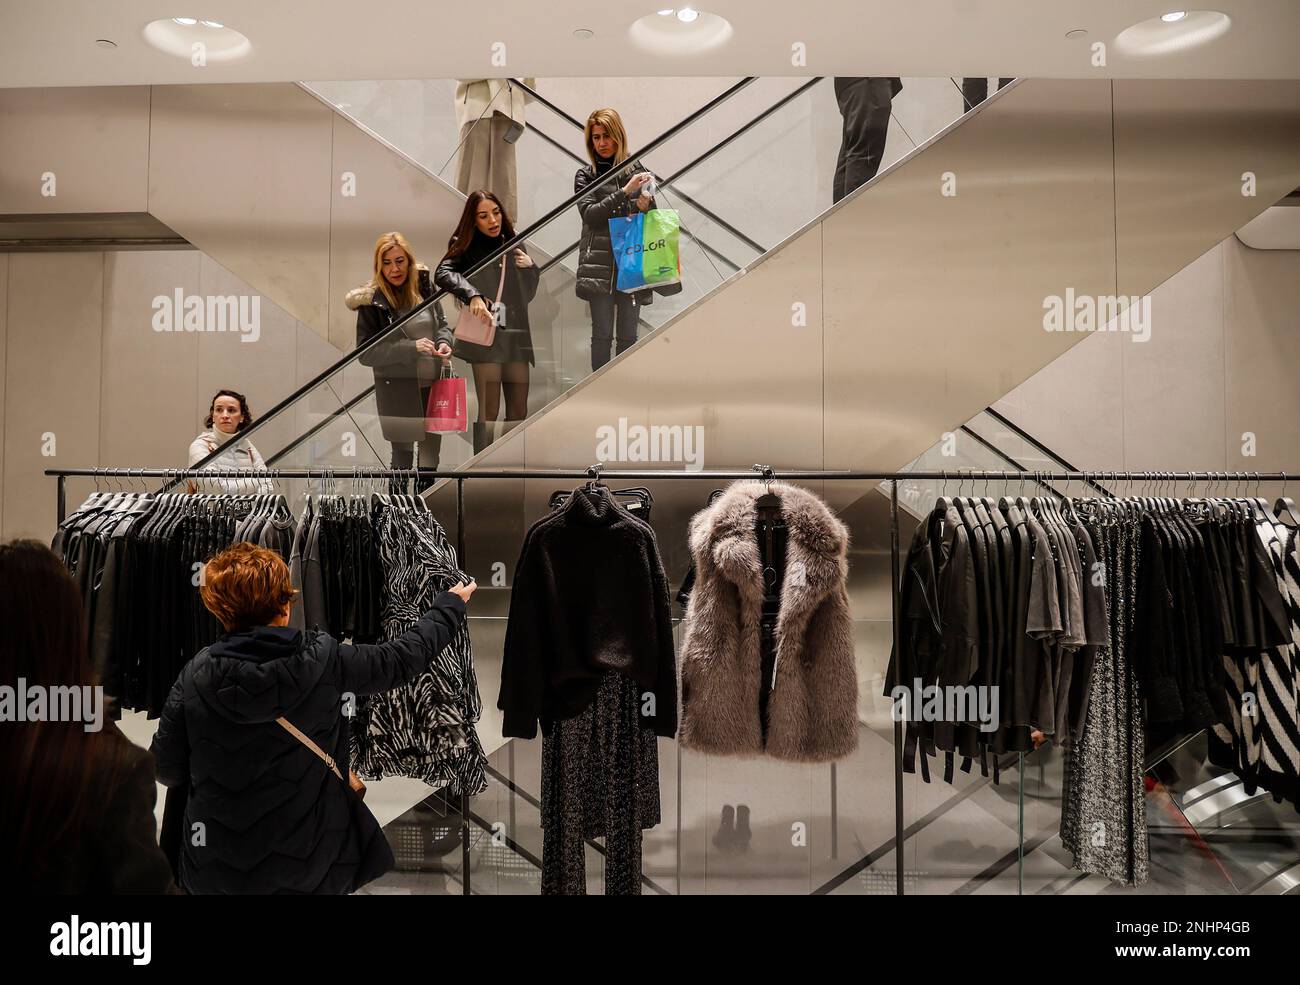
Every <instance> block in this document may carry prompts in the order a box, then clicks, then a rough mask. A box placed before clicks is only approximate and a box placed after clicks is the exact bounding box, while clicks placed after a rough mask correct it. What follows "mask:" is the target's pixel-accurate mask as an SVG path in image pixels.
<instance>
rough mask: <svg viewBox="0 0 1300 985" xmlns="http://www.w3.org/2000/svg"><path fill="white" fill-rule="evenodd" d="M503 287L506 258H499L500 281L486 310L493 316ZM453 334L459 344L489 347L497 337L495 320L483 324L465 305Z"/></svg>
mask: <svg viewBox="0 0 1300 985" xmlns="http://www.w3.org/2000/svg"><path fill="white" fill-rule="evenodd" d="M505 287H506V258H505V257H502V258H501V280H500V282H499V283H498V284H497V296H496V300H494V301H493V302H492V303H491V304H490V305H488V310H489V311H491V312H492V314H493V316H495V315H496V308H497V305H498V304H499V303H500V302H501V293H502V291H504V290H505ZM454 334H455V336H456V338H457V340H458V341H461V342H472V343H474V344H475V345H484V346H488V345H491V344H492V343H493V342H495V341H496V337H497V321H496V318H495V317H493V318H491V319H489V320H488V321H486V322H485V321H483V319H482V318H479V317H478V316H477V315H475V314H474V313H473V312H472V311H470V310H469V305H466V306H465V307H464V308H461V309H460V317H459V318H457V319H456V331H455V333H454Z"/></svg>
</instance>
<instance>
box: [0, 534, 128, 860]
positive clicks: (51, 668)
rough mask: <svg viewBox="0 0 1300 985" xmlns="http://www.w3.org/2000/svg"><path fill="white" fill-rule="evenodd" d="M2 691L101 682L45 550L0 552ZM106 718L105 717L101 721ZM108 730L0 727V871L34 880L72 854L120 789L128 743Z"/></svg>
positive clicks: (29, 546) (27, 547)
mask: <svg viewBox="0 0 1300 985" xmlns="http://www.w3.org/2000/svg"><path fill="white" fill-rule="evenodd" d="M0 626H3V627H4V644H3V647H0V684H5V685H8V686H10V687H15V688H16V687H17V686H18V681H19V679H20V678H21V679H23V680H24V681H26V683H27V684H28V686H31V685H42V686H44V687H47V688H48V687H68V686H75V687H84V686H86V685H90V686H95V685H98V684H99V679H98V674H97V673H96V671H95V667H94V664H93V663H92V661H91V658H90V653H89V651H88V649H87V646H86V621H85V617H84V616H83V614H82V603H81V592H80V590H79V589H78V588H77V584H76V582H74V581H73V580H72V576H71V575H69V574H68V570H67V569H66V568H65V567H64V566H63V562H61V561H60V560H59V558H58V557H57V556H56V555H55V554H54V552H53V551H51V550H50V549H49V548H48V547H46V546H45V545H44V544H41V543H39V542H38V541H35V540H14V541H10V542H9V543H7V544H3V545H0ZM105 717H107V715H106V716H105ZM105 724H106V727H105V729H104V730H103V731H100V732H87V731H86V730H85V728H84V723H83V722H55V721H43V722H5V723H4V724H2V725H0V784H2V785H3V790H4V796H3V797H0V843H2V846H3V847H0V854H6V855H10V854H11V853H12V854H11V857H10V860H9V864H7V865H4V866H0V867H2V868H5V869H9V870H11V871H17V872H18V873H19V875H20V880H19V881H20V883H21V882H22V881H23V878H22V877H26V878H31V879H39V878H40V876H41V874H42V873H43V872H44V871H45V870H46V869H47V867H48V866H49V865H50V864H51V862H53V861H54V860H56V859H57V857H58V854H59V853H61V852H68V851H70V850H72V848H73V846H74V845H75V843H76V841H77V839H78V838H80V837H82V835H83V834H84V833H85V831H86V830H87V828H88V827H89V826H90V823H91V821H92V818H91V812H92V811H94V810H95V809H97V808H98V807H100V806H102V805H103V803H104V801H105V798H106V797H107V796H108V795H110V794H111V793H112V791H113V790H114V789H115V787H116V785H117V777H118V774H119V772H120V771H121V768H122V764H123V762H124V759H125V754H126V752H127V751H128V748H129V743H128V741H127V740H126V739H125V738H123V737H122V735H121V734H120V733H119V732H117V731H116V729H113V728H110V727H107V723H105Z"/></svg>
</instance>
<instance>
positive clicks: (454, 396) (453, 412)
mask: <svg viewBox="0 0 1300 985" xmlns="http://www.w3.org/2000/svg"><path fill="white" fill-rule="evenodd" d="M424 430H425V433H426V434H440V433H446V432H456V431H467V430H469V409H468V398H467V397H466V392H465V377H463V376H456V375H455V374H452V375H450V376H443V377H442V378H441V379H437V380H434V381H433V385H432V386H431V387H430V388H429V406H428V407H427V408H426V409H425V412H424Z"/></svg>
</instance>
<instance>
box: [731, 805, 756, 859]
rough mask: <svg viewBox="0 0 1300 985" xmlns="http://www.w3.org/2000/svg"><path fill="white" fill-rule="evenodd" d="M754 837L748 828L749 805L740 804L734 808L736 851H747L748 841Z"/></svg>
mask: <svg viewBox="0 0 1300 985" xmlns="http://www.w3.org/2000/svg"><path fill="white" fill-rule="evenodd" d="M753 838H754V832H752V831H750V830H749V805H748V804H741V805H740V806H739V807H737V808H736V840H735V846H736V851H740V852H747V851H749V843H750V841H752V840H753Z"/></svg>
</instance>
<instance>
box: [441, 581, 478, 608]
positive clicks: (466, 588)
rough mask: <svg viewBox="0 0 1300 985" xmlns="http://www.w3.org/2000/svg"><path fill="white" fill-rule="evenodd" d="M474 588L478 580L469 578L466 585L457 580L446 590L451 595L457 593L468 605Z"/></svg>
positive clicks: (476, 586)
mask: <svg viewBox="0 0 1300 985" xmlns="http://www.w3.org/2000/svg"><path fill="white" fill-rule="evenodd" d="M476 588H478V582H476V581H475V580H474V579H473V578H471V579H470V580H469V584H468V585H467V584H465V583H464V582H463V581H458V582H457V583H456V584H454V585H452V586H451V588H449V589H447V591H449V592H451V593H452V594H453V595H459V596H460V600H461V601H462V602H464V603H466V604H467V605H468V604H469V598H470V596H471V595H473V594H474V590H475V589H476Z"/></svg>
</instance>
